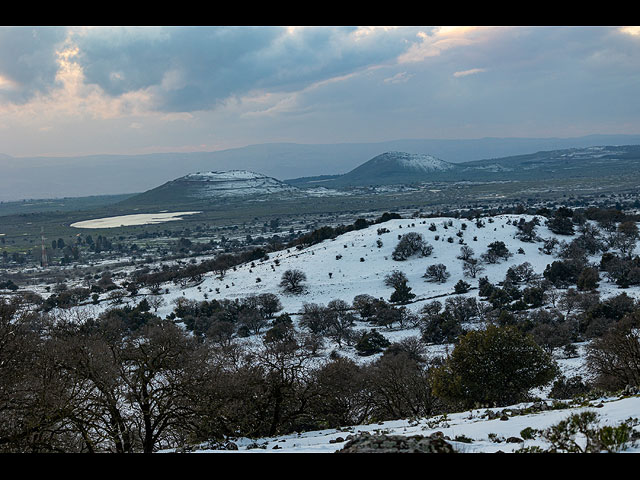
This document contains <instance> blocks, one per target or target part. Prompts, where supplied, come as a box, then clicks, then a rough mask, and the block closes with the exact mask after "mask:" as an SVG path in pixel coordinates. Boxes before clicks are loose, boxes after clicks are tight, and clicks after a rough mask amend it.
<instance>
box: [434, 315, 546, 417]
mask: <svg viewBox="0 0 640 480" xmlns="http://www.w3.org/2000/svg"><path fill="white" fill-rule="evenodd" d="M557 371H558V370H557V365H556V364H555V362H554V361H553V359H552V357H551V356H550V355H549V354H548V353H546V352H545V351H544V350H542V348H540V347H539V346H538V345H537V344H536V343H535V341H534V340H533V339H532V338H531V336H529V335H524V334H522V333H521V332H520V331H519V330H518V329H517V328H515V327H510V326H505V327H497V326H494V325H489V326H488V327H487V329H486V330H484V331H470V332H468V333H467V334H465V335H464V336H462V337H461V338H460V339H459V341H458V344H457V345H456V346H455V348H454V350H453V351H452V352H451V354H450V355H449V356H448V357H447V358H446V359H445V361H444V363H443V365H442V366H440V367H438V368H437V369H435V371H434V384H433V386H434V393H435V394H436V396H441V397H443V398H445V399H448V400H449V401H451V402H453V403H455V404H460V405H462V406H464V407H473V406H474V405H477V404H482V405H491V406H504V405H510V404H513V403H517V402H519V401H523V400H524V399H526V396H527V393H528V392H529V390H530V389H532V388H535V387H539V386H542V385H545V384H547V383H549V382H550V381H551V380H552V379H553V378H554V377H555V376H556V373H557Z"/></svg>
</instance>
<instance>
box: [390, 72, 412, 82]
mask: <svg viewBox="0 0 640 480" xmlns="http://www.w3.org/2000/svg"><path fill="white" fill-rule="evenodd" d="M412 76H413V75H412V74H409V73H407V72H399V73H396V74H395V75H394V76H392V77H389V78H385V79H384V80H383V82H384V83H405V82H407V81H408V80H409V79H410V78H411V77H412Z"/></svg>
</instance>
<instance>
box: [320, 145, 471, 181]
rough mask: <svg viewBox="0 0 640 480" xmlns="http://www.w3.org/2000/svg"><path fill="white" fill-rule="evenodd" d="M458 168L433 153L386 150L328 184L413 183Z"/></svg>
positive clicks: (446, 173)
mask: <svg viewBox="0 0 640 480" xmlns="http://www.w3.org/2000/svg"><path fill="white" fill-rule="evenodd" d="M459 168H460V167H458V166H457V165H456V164H454V163H450V162H445V161H444V160H441V159H439V158H437V157H435V156H433V155H426V154H419V153H407V152H385V153H383V154H381V155H378V156H376V157H374V158H372V159H371V160H369V161H367V162H365V163H363V164H362V165H360V166H359V167H357V168H354V169H353V170H351V171H350V172H348V173H346V174H344V175H341V176H340V177H338V178H335V179H333V180H332V181H331V182H329V183H330V184H331V186H335V187H339V186H358V185H383V184H399V183H409V184H410V183H416V182H426V181H433V180H438V179H441V178H448V177H449V176H450V175H451V172H452V171H456V170H457V169H459Z"/></svg>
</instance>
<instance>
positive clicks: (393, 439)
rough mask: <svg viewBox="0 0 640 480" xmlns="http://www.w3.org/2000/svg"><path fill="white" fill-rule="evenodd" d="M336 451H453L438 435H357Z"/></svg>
mask: <svg viewBox="0 0 640 480" xmlns="http://www.w3.org/2000/svg"><path fill="white" fill-rule="evenodd" d="M336 453H455V450H454V449H453V447H452V446H451V444H449V443H447V442H446V441H445V440H444V439H442V438H440V437H438V436H431V437H425V436H422V435H414V436H411V437H408V436H403V435H358V436H356V437H354V438H353V439H351V440H349V441H348V442H347V443H346V444H345V445H344V447H342V449H341V450H338V451H337V452H336Z"/></svg>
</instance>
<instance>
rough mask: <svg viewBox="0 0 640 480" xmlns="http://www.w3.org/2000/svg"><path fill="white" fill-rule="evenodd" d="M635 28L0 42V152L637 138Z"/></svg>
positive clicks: (186, 33) (25, 37) (2, 36)
mask: <svg viewBox="0 0 640 480" xmlns="http://www.w3.org/2000/svg"><path fill="white" fill-rule="evenodd" d="M639 125H640V28H638V27H495V28H489V27H475V28H473V27H396V28H393V27H385V28H383V27H297V28H291V27H165V28H163V27H127V28H124V27H92V28H84V27H73V28H64V27H0V153H5V154H9V155H13V156H37V155H85V154H94V153H151V152H166V151H173V152H176V151H185V152H186V151H211V150H219V149H225V148H232V147H239V146H244V145H249V144H256V143H267V142H296V143H338V142H375V141H383V140H392V139H399V138H481V137H486V136H491V137H573V136H581V135H587V134H592V133H608V134H613V133H629V134H638V133H640V128H639V127H638V126H639Z"/></svg>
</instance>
